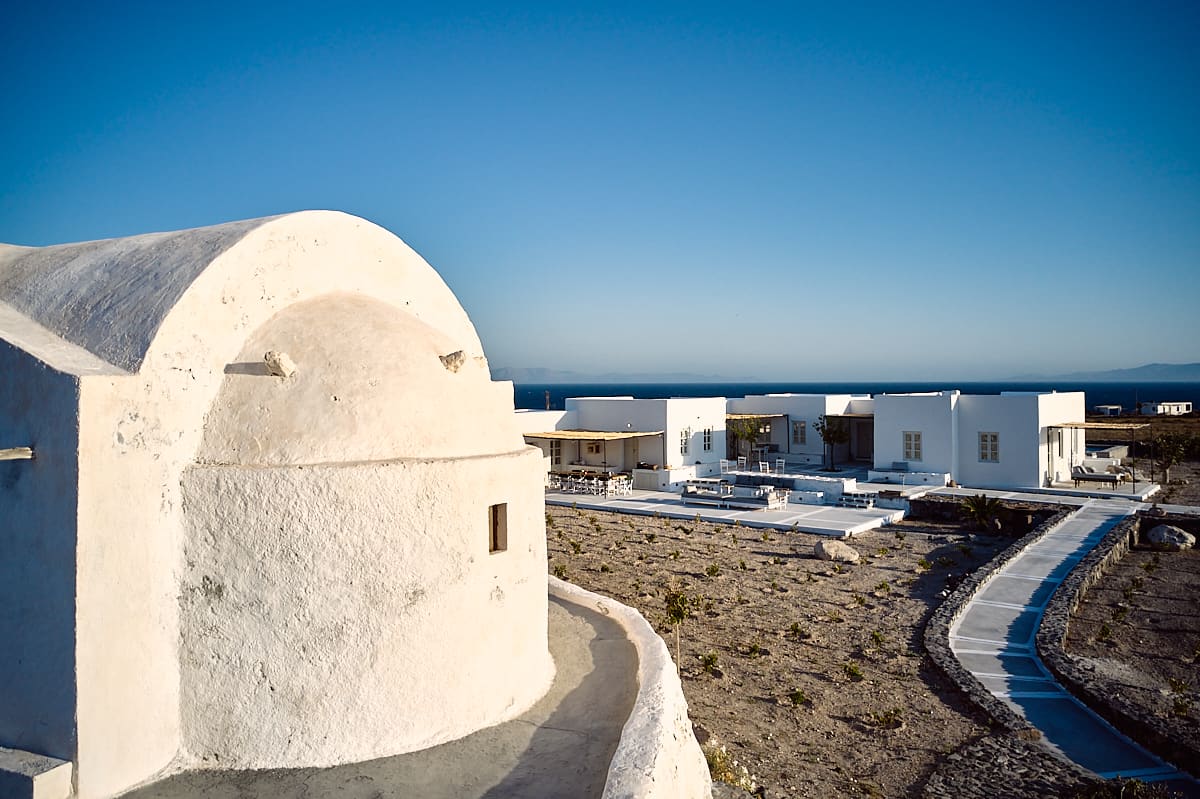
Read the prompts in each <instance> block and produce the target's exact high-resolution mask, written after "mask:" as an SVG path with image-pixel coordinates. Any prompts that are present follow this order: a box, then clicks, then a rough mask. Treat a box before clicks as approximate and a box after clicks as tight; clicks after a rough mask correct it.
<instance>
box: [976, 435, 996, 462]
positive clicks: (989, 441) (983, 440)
mask: <svg viewBox="0 0 1200 799" xmlns="http://www.w3.org/2000/svg"><path fill="white" fill-rule="evenodd" d="M979 462H980V463H999V462H1000V434H999V433H985V432H980V433H979Z"/></svg>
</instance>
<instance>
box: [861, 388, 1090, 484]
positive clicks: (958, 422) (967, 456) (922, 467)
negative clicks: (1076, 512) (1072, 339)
mask: <svg viewBox="0 0 1200 799" xmlns="http://www.w3.org/2000/svg"><path fill="white" fill-rule="evenodd" d="M874 414H875V469H876V470H879V471H880V472H886V471H889V470H894V471H899V472H915V473H925V474H938V475H941V474H944V475H946V477H947V479H949V480H954V481H955V482H957V483H960V484H962V485H966V486H971V487H978V488H1014V487H1022V486H1026V487H1040V486H1046V485H1049V484H1050V483H1055V482H1062V481H1065V480H1068V479H1070V476H1071V469H1072V467H1074V466H1077V465H1079V464H1080V463H1082V462H1083V459H1084V457H1085V450H1084V445H1085V443H1086V442H1085V436H1084V431H1083V422H1084V395H1083V392H1068V393H1062V394H1060V393H1056V392H1019V391H1006V392H1002V393H1000V394H961V393H959V392H958V391H940V392H936V393H921V394H880V395H879V396H877V397H875V411H874Z"/></svg>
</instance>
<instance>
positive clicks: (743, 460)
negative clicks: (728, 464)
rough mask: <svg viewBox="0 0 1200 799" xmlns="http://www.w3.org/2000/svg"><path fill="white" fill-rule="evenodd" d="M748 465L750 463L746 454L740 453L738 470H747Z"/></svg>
mask: <svg viewBox="0 0 1200 799" xmlns="http://www.w3.org/2000/svg"><path fill="white" fill-rule="evenodd" d="M747 466H748V464H747V463H746V457H745V456H744V455H739V456H738V471H739V472H744V471H746V468H747Z"/></svg>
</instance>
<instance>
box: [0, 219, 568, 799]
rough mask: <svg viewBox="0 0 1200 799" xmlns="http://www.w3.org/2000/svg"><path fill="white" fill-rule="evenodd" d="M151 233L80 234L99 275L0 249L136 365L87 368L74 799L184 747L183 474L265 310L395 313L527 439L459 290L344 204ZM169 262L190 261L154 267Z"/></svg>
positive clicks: (65, 330)
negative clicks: (436, 339) (43, 265)
mask: <svg viewBox="0 0 1200 799" xmlns="http://www.w3.org/2000/svg"><path fill="white" fill-rule="evenodd" d="M155 235H156V236H158V235H159V234H155ZM151 238H152V239H154V237H151ZM138 239H139V240H142V239H143V237H138ZM154 240H155V241H159V242H160V243H161V242H164V241H165V242H168V243H169V247H168V251H167V254H163V255H162V258H161V262H160V261H156V260H155V256H154V252H153V247H151V248H150V249H149V250H145V249H144V248H143V249H139V247H140V246H141V245H138V246H137V247H134V248H133V250H132V252H134V253H135V256H136V257H134V258H133V259H132V261H131V262H126V261H123V260H122V259H121V258H120V257H117V256H118V255H120V253H121V252H126V251H129V248H128V247H127V246H126V245H127V244H128V242H124V243H122V242H117V243H114V244H111V245H110V246H111V248H112V249H110V250H106V249H105V248H104V247H103V246H90V245H89V246H88V247H83V248H82V249H81V251H80V252H85V253H86V254H87V258H84V259H83V261H81V262H79V263H80V264H83V265H84V266H88V265H90V267H89V268H91V269H92V270H93V271H95V272H96V274H95V275H93V274H91V273H90V272H88V271H87V270H86V269H83V267H82V266H80V268H75V266H70V268H66V269H56V270H51V271H50V272H48V273H41V272H36V271H34V272H30V271H29V270H27V269H25V270H24V271H22V269H24V267H25V266H28V263H27V262H22V263H21V264H18V266H19V267H21V268H20V269H16V268H13V267H12V264H13V261H12V260H11V253H10V252H8V251H6V252H5V253H0V255H4V258H5V259H9V260H5V261H4V263H0V267H3V269H0V273H2V274H0V298H2V297H7V298H8V299H11V300H13V301H14V304H15V305H20V307H19V310H20V311H21V312H22V313H26V314H33V315H35V316H37V318H38V319H40V320H41V321H42V322H43V323H44V324H45V326H46V327H47V328H48V329H49V330H50V331H51V332H52V333H53V334H55V335H58V336H63V337H64V338H65V339H66V340H68V341H75V342H77V343H79V342H81V343H82V345H83V346H86V347H87V348H88V349H89V350H92V351H93V352H94V351H96V350H101V351H103V353H104V355H105V357H106V358H108V359H109V360H110V361H111V362H112V363H117V364H123V365H125V366H126V367H127V368H130V369H136V370H137V372H136V373H135V374H132V375H130V376H127V377H122V376H119V375H114V374H104V371H105V370H104V369H99V370H93V371H92V372H89V373H88V374H87V375H86V376H85V377H83V378H82V379H81V381H80V396H79V404H80V411H79V418H80V422H79V452H80V453H81V458H80V467H79V476H78V481H79V482H78V485H79V489H78V490H79V503H78V515H77V519H78V530H79V540H78V544H77V548H76V558H77V564H76V568H77V578H76V583H77V584H76V598H75V601H76V608H75V625H76V626H75V630H74V635H75V648H76V663H77V675H78V677H77V698H76V725H77V751H78V754H77V771H76V774H77V791H78V795H79V796H80V797H81V799H87V798H88V797H101V796H110V795H112V794H114V793H116V792H118V791H120V790H123V789H125V788H127V787H129V786H132V785H135V784H137V783H139V782H141V781H143V780H144V779H146V778H147V777H149V776H150V775H152V774H154V773H155V772H157V771H159V770H160V769H161V768H163V767H164V766H165V765H167V764H168V763H169V762H170V761H171V759H172V757H173V756H174V755H175V753H176V752H178V750H179V746H180V743H181V726H180V717H179V707H180V701H181V695H180V690H179V673H180V655H179V640H180V639H179V623H178V610H177V602H178V590H179V580H180V577H181V574H182V572H183V570H184V563H183V560H182V558H181V552H182V545H183V514H182V511H181V500H182V498H181V494H180V476H181V474H182V472H183V471H184V469H185V468H186V467H187V466H188V465H190V464H191V463H192V462H193V461H194V459H195V456H196V453H197V451H198V449H199V446H200V443H201V438H202V435H203V424H202V422H203V420H204V418H205V416H206V414H207V413H208V410H209V408H210V407H211V406H212V404H213V402H214V400H215V399H216V397H217V394H218V391H219V390H220V389H221V387H222V385H223V383H224V380H225V377H226V368H227V367H229V366H230V365H232V364H236V363H238V362H239V353H240V352H241V350H242V349H243V345H244V343H245V341H246V339H247V338H248V337H249V336H250V335H251V334H252V333H253V332H254V331H256V330H257V329H258V328H260V327H261V326H262V325H263V324H264V323H265V322H266V321H268V320H269V319H271V318H272V317H273V316H275V315H276V314H277V313H278V312H280V311H282V310H284V309H286V308H288V307H290V306H292V305H295V304H297V303H302V302H305V301H307V300H311V299H315V298H318V297H322V296H324V295H328V294H331V293H346V294H352V295H360V296H363V297H370V298H372V299H374V300H377V301H379V302H381V303H385V304H387V305H389V306H392V307H394V308H396V309H399V310H403V311H405V312H406V313H408V314H409V315H411V316H412V317H414V318H415V319H417V320H420V321H422V322H424V323H426V324H428V326H429V327H430V328H432V329H434V330H436V331H437V332H438V333H439V334H441V335H443V336H444V337H445V338H444V339H443V340H444V341H446V342H448V343H450V344H453V345H454V347H455V348H456V349H462V350H463V351H464V352H465V354H466V361H467V364H468V365H474V367H478V368H474V367H472V368H468V369H465V370H464V371H463V372H462V373H461V376H463V377H464V378H469V380H470V381H471V382H472V385H474V386H479V387H480V390H481V391H482V392H483V393H484V394H485V395H488V396H490V397H491V400H492V401H495V402H500V401H501V398H503V400H504V402H505V404H506V406H507V407H506V412H505V413H504V414H502V415H501V416H498V417H497V418H496V425H497V427H496V430H495V431H494V437H490V438H488V439H487V440H488V441H499V440H501V439H502V438H504V437H505V436H507V435H509V434H511V438H510V440H511V441H512V442H514V443H513V444H512V445H511V447H510V449H513V450H515V449H516V448H518V447H520V446H521V444H520V441H521V439H520V437H519V432H518V431H517V429H516V426H515V424H514V422H513V418H512V417H513V415H512V412H511V410H512V395H511V391H512V388H511V384H508V383H497V384H491V383H490V381H488V379H487V369H486V361H484V360H483V353H482V349H481V347H480V344H479V340H478V337H477V336H476V334H475V331H474V329H473V327H472V326H471V324H470V320H469V319H468V318H467V316H466V314H465V313H464V312H463V311H462V308H461V307H460V306H459V305H458V303H457V301H456V300H455V298H454V296H453V294H452V293H451V292H450V291H449V289H448V288H447V287H446V286H445V283H444V282H443V281H442V280H441V278H440V277H439V276H438V275H437V273H436V272H434V271H433V270H432V269H431V268H430V267H429V266H428V264H426V263H425V262H424V261H423V260H422V259H421V258H420V257H419V256H418V255H417V254H416V253H414V252H413V251H412V250H411V249H409V248H408V247H407V246H406V245H405V244H404V243H403V242H402V241H400V240H399V239H397V238H396V237H395V236H393V235H392V234H390V233H388V232H387V231H384V230H382V229H381V228H378V227H376V226H375V225H372V224H370V223H368V222H365V221H363V220H360V219H355V218H354V217H349V216H347V215H345V214H339V213H332V212H304V213H300V214H292V215H288V216H285V217H279V218H275V219H270V220H252V221H251V222H247V223H237V224H235V225H231V226H228V227H224V229H209V230H205V231H198V232H197V231H183V232H181V233H179V234H162V237H161V238H157V239H154ZM143 243H144V242H143ZM151 243H153V242H151ZM93 244H96V243H93ZM100 244H103V243H100ZM180 260H182V261H184V262H188V263H190V262H192V261H195V262H197V263H199V264H200V267H199V268H197V269H184V270H183V271H182V272H180V273H176V272H172V271H170V270H169V269H166V268H165V267H164V264H165V265H168V266H169V265H170V264H172V263H176V262H177V261H180ZM72 263H74V262H72ZM76 266H78V264H76ZM147 274H152V275H156V276H157V277H155V279H147V277H146V275H147ZM14 275H15V276H14ZM89 275H91V276H90V277H88V276H89ZM97 275H99V282H97ZM85 278H86V279H85ZM79 286H82V287H83V288H82V289H79ZM56 297H58V298H59V299H63V298H65V299H64V300H63V301H62V302H59V301H57V300H56V299H55V298H56ZM21 303H24V304H23V305H21ZM147 309H148V310H147ZM93 360H98V359H95V358H94V357H93ZM107 371H108V372H117V371H119V370H116V369H111V368H109V369H108V370H107ZM488 386H490V387H491V388H490V389H489V388H488ZM489 392H490V394H489ZM534 457H535V459H536V455H535V456H534ZM533 485H534V486H535V488H536V487H537V485H538V483H537V482H536V479H535V481H534V483H533ZM510 535H511V523H510ZM540 572H544V568H543V569H541V570H540Z"/></svg>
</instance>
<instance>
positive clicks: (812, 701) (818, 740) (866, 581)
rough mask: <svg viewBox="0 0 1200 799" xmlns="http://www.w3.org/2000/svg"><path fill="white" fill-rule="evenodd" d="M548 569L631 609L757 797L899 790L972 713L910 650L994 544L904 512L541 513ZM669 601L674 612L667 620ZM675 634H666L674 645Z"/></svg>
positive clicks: (954, 741) (969, 732)
mask: <svg viewBox="0 0 1200 799" xmlns="http://www.w3.org/2000/svg"><path fill="white" fill-rule="evenodd" d="M547 534H548V541H549V546H550V558H549V559H550V568H551V571H552V572H553V573H555V574H557V575H559V576H560V577H564V578H566V579H568V580H571V581H572V582H575V583H577V584H578V585H581V586H583V587H584V588H587V589H590V590H593V591H597V592H599V593H602V594H605V595H608V596H612V597H614V598H616V599H618V600H620V601H621V602H624V603H626V604H629V605H632V606H633V607H636V608H638V609H639V610H640V611H641V612H642V614H643V615H645V617H646V618H647V619H648V620H649V621H650V622H651V624H653V625H654V627H655V629H656V630H658V632H659V633H660V634H661V635H662V636H663V638H664V640H666V641H667V642H668V645H669V646H670V647H671V648H672V649H673V650H674V649H675V647H676V645H677V640H678V646H679V656H678V658H677V662H678V663H679V664H681V673H682V677H683V686H684V693H685V695H686V696H687V700H688V704H689V708H690V712H691V717H692V719H693V721H694V722H695V723H696V724H697V725H698V727H699V728H700V734H701V736H702V737H703V736H704V735H711V736H713V737H714V738H715V739H716V742H718V743H719V744H723V745H724V746H725V747H726V751H727V753H728V759H729V760H730V761H732V760H734V759H736V760H737V761H738V762H739V767H738V768H740V767H741V766H745V767H746V769H747V770H748V771H749V772H750V773H751V774H752V775H753V776H754V778H755V781H756V783H757V784H758V785H761V786H765V788H766V793H767V795H769V796H772V797H774V796H857V795H861V796H893V797H898V796H911V795H916V794H918V793H919V792H920V790H921V788H922V787H923V786H924V784H925V782H926V780H928V778H929V775H930V774H931V773H932V772H933V769H934V767H935V765H936V764H937V763H938V762H939V761H940V760H941V759H943V758H945V757H946V756H947V755H948V754H950V753H952V752H955V751H956V750H957V749H959V747H961V746H963V745H964V744H967V743H970V742H972V741H975V740H977V739H979V738H981V737H982V736H983V735H984V734H985V733H986V727H985V720H984V719H982V718H981V717H980V716H979V715H978V713H977V711H975V710H974V708H973V707H972V706H970V705H969V703H968V702H967V701H966V699H965V698H963V697H962V695H961V694H960V693H959V692H958V691H957V689H955V688H954V687H953V686H951V685H950V684H949V683H948V682H946V681H945V680H944V678H943V677H942V675H941V674H940V672H938V671H937V670H936V668H935V667H933V665H932V664H931V663H929V661H928V659H927V658H926V657H925V656H924V655H923V654H922V646H921V643H920V642H921V631H922V629H923V626H924V623H925V621H926V619H927V618H928V616H929V614H930V613H931V612H932V610H933V609H934V608H935V607H936V606H937V605H938V604H939V603H940V602H941V600H942V598H943V596H944V595H945V593H946V592H947V589H948V587H950V586H952V585H953V584H955V583H956V581H957V579H958V578H959V577H960V576H961V575H963V574H966V573H969V572H970V571H972V570H974V569H976V568H978V567H979V566H980V565H982V564H983V563H985V562H986V561H987V560H989V559H990V558H991V557H992V555H993V554H995V553H996V552H997V551H999V550H1000V549H1002V548H1003V547H1004V546H1005V545H1006V544H1007V543H1008V539H999V538H995V537H992V536H981V535H972V534H969V533H966V532H964V531H963V530H962V529H961V527H960V526H959V525H957V524H940V525H926V524H921V523H916V522H906V523H903V524H901V525H899V526H897V527H888V528H883V529H882V530H881V531H879V532H875V533H871V534H867V535H865V536H863V537H861V538H856V539H854V540H852V541H851V542H850V544H851V545H852V546H853V547H854V548H855V549H856V550H857V551H858V552H859V553H860V554H861V555H862V556H863V559H862V561H861V562H860V563H859V564H857V565H837V564H834V563H831V562H829V561H824V560H818V559H816V558H815V557H814V556H813V546H814V544H815V543H816V542H817V541H818V540H822V539H820V537H818V536H813V535H808V534H803V533H781V532H770V533H767V534H765V535H764V534H763V532H762V531H755V530H751V529H748V528H744V527H734V526H729V525H718V524H709V523H701V522H694V521H691V522H681V521H679V520H668V519H656V518H651V517H638V516H628V515H620V514H610V513H602V512H595V511H587V510H575V509H571V508H561V507H549V508H548V509H547ZM669 606H670V607H671V608H673V609H674V610H675V612H676V613H677V614H679V615H686V616H687V618H686V619H685V620H684V621H683V622H682V623H681V624H679V625H677V626H674V625H672V623H671V622H670V620H669V612H670V611H669V610H668V607H669ZM676 630H678V633H679V636H678V639H676Z"/></svg>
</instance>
